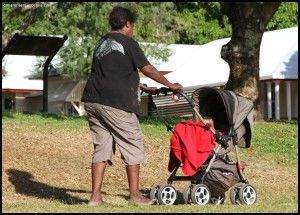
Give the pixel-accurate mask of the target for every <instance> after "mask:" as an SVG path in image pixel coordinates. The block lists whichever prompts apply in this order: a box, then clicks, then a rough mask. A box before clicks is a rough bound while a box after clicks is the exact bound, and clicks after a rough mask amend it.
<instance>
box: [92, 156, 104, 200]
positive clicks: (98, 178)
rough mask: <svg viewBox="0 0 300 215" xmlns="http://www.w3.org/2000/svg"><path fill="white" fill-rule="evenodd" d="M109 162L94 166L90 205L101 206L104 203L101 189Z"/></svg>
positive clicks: (94, 164)
mask: <svg viewBox="0 0 300 215" xmlns="http://www.w3.org/2000/svg"><path fill="white" fill-rule="evenodd" d="M106 164H107V162H105V161H104V162H100V163H93V164H92V195H91V198H90V201H89V205H100V204H102V203H104V201H103V200H102V196H101V187H102V181H103V176H104V170H105V167H106Z"/></svg>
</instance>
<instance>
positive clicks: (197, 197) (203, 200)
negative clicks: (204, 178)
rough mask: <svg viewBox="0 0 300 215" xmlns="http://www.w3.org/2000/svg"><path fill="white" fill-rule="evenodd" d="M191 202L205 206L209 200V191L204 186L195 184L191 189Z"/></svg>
mask: <svg viewBox="0 0 300 215" xmlns="http://www.w3.org/2000/svg"><path fill="white" fill-rule="evenodd" d="M191 200H192V202H193V203H194V204H198V205H206V204H207V203H208V202H209V200H210V191H209V188H208V187H207V186H206V185H205V184H197V185H195V186H194V187H193V188H192V191H191Z"/></svg>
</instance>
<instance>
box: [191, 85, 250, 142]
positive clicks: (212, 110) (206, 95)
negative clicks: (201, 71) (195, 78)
mask: <svg viewBox="0 0 300 215" xmlns="http://www.w3.org/2000/svg"><path fill="white" fill-rule="evenodd" d="M192 101H193V104H194V105H195V108H196V109H197V110H198V112H199V113H200V115H201V116H202V117H205V116H209V117H211V118H212V119H213V120H214V125H215V129H217V130H220V131H222V132H223V133H225V134H229V133H230V132H232V131H235V132H236V133H237V136H238V146H239V147H242V148H248V147H250V145H251V138H252V132H253V113H254V111H253V102H252V101H250V100H248V99H246V98H243V97H240V96H237V95H236V94H235V93H234V92H232V91H229V90H222V89H218V88H214V87H203V88H199V89H197V90H195V91H194V92H193V95H192ZM194 119H195V120H196V121H199V120H200V119H199V118H198V116H197V115H195V116H194Z"/></svg>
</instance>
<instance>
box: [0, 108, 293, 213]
mask: <svg viewBox="0 0 300 215" xmlns="http://www.w3.org/2000/svg"><path fill="white" fill-rule="evenodd" d="M167 120H168V121H170V123H171V124H173V125H174V124H176V123H178V122H180V121H181V120H184V119H182V118H179V117H173V118H168V119H167ZM140 122H141V127H142V130H143V133H144V140H145V141H144V142H145V148H146V151H147V162H146V163H145V164H143V165H142V167H141V179H140V182H141V185H140V189H141V191H142V192H143V193H145V195H149V189H150V187H151V186H152V185H154V184H163V183H166V180H167V178H168V176H169V174H170V173H169V172H168V171H167V164H168V154H169V144H170V143H169V138H170V136H171V133H170V132H167V130H166V127H165V126H164V124H163V123H162V122H161V120H160V119H158V118H149V117H147V118H141V119H140ZM2 136H3V137H2V152H3V153H2V154H3V156H2V165H3V166H2V208H3V209H2V210H3V212H103V213H110V212H132V213H134V212H150V213H161V212H170V213H172V212H178V213H181V212H182V213H188V212H201V213H212V212H216V213H220V212H225V213H239V212H249V213H254V212H264V213H265V212H273V213H274V212H276V213H277V212H282V213H285V212H291V213H296V212H298V191H297V190H298V121H292V122H290V123H288V122H284V121H280V122H272V121H269V122H256V123H255V124H254V133H253V139H252V145H251V147H250V148H248V149H241V150H240V153H241V156H240V157H241V158H242V160H244V161H246V163H247V164H248V166H247V167H246V169H245V175H246V177H247V179H248V180H249V181H250V182H251V184H252V185H254V186H255V188H256V190H257V193H258V200H257V202H256V204H254V205H251V206H243V205H232V204H231V203H230V200H229V196H228V193H229V192H227V193H226V199H225V203H224V205H218V206H215V205H205V206H198V205H185V204H183V203H182V201H180V198H179V200H178V201H177V202H176V205H172V206H162V205H154V206H136V205H132V204H130V203H128V201H127V196H128V185H127V179H126V172H125V169H124V166H123V164H122V162H121V159H120V154H119V153H118V151H117V153H116V155H115V162H114V165H113V166H109V167H108V168H107V170H106V172H105V177H104V184H103V197H104V199H105V200H106V201H107V202H108V203H109V204H108V205H107V206H99V207H88V206H87V205H86V203H87V201H88V199H89V197H90V193H91V187H90V179H91V176H90V172H89V171H90V170H89V168H88V167H89V165H90V161H91V153H92V144H91V143H92V139H91V136H90V133H89V129H88V123H87V121H86V119H85V118H84V117H58V116H55V115H48V114H42V113H39V114H30V113H27V114H24V113H5V114H4V115H3V116H2ZM187 185H188V182H174V183H173V186H174V187H175V188H176V190H177V191H178V194H179V195H180V194H181V192H182V191H183V189H184V188H185V187H186V186H187Z"/></svg>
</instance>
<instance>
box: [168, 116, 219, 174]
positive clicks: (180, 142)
mask: <svg viewBox="0 0 300 215" xmlns="http://www.w3.org/2000/svg"><path fill="white" fill-rule="evenodd" d="M214 147H215V137H214V135H213V133H212V132H211V131H210V130H206V129H205V128H204V123H202V122H193V121H192V120H188V121H185V122H181V123H178V124H177V125H176V126H175V128H174V133H173V135H172V137H171V151H170V160H169V164H168V170H169V171H170V172H171V171H173V169H174V167H175V166H176V164H178V161H180V162H181V163H182V171H183V173H184V174H186V175H188V176H192V175H194V174H195V173H196V172H197V170H198V168H199V167H200V166H201V165H202V164H203V163H204V162H205V161H206V160H207V158H208V156H209V155H210V153H211V151H212V150H213V149H214ZM176 159H177V160H176Z"/></svg>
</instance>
